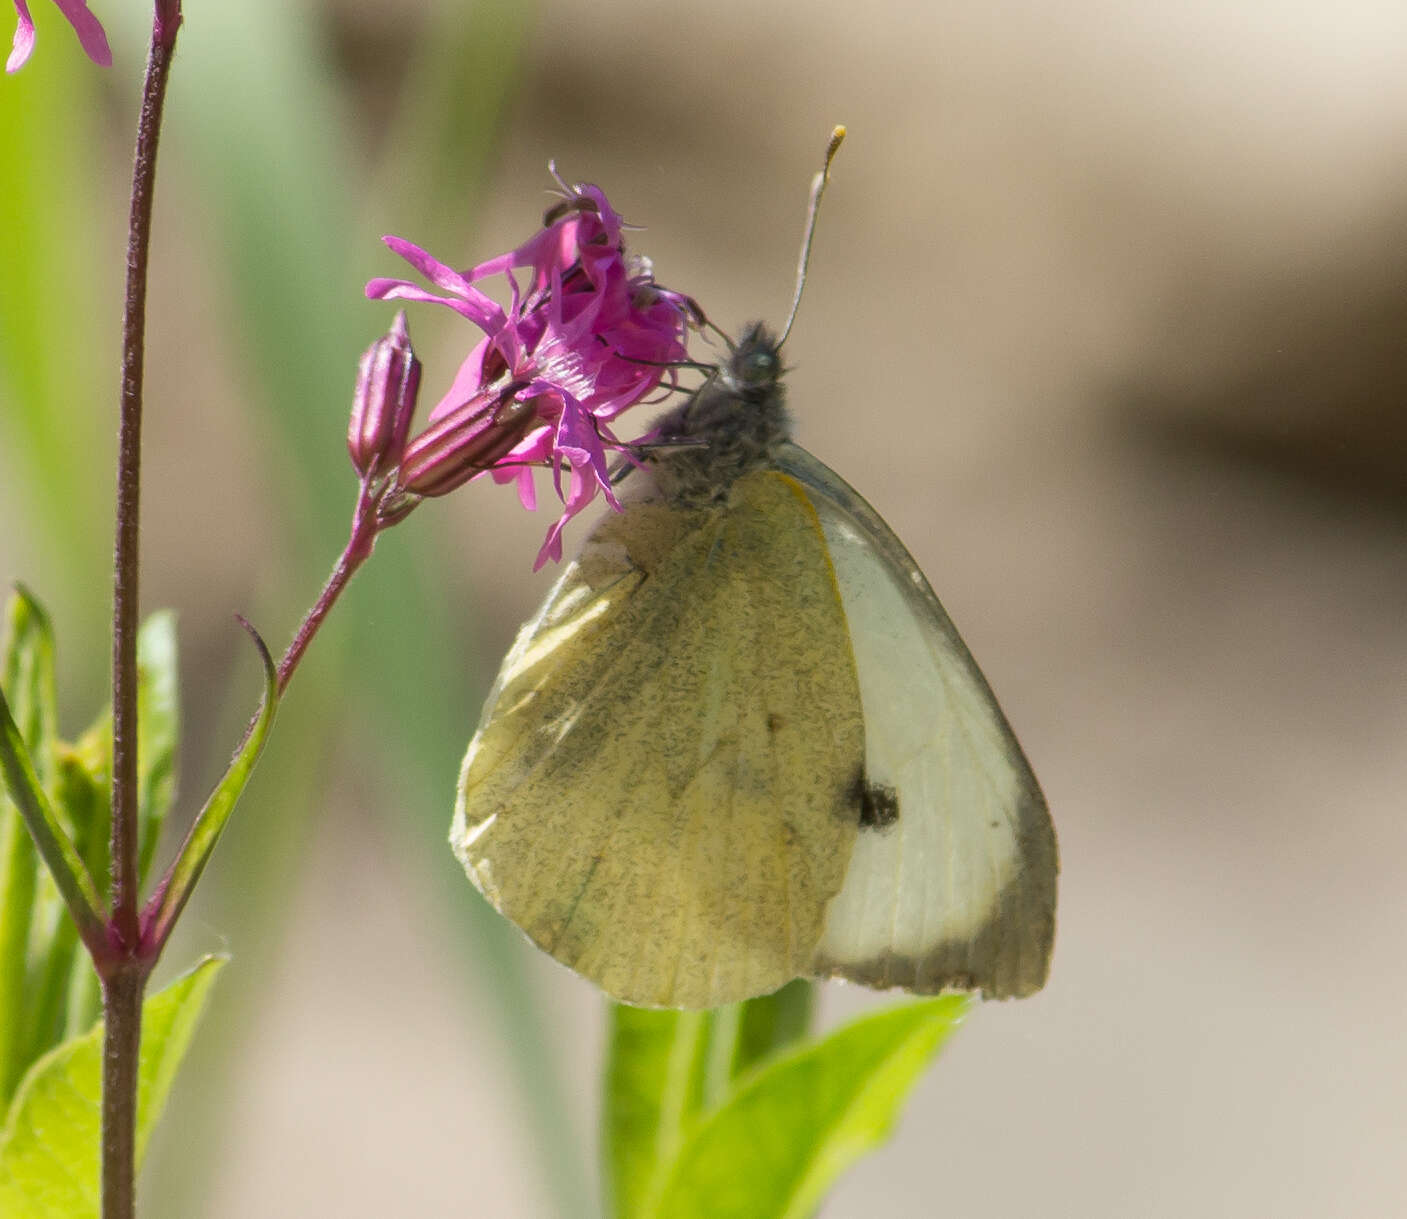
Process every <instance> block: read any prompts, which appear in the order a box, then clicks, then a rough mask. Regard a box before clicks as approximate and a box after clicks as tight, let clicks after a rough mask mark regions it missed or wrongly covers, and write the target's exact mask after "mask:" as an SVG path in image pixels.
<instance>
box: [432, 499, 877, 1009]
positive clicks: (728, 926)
mask: <svg viewBox="0 0 1407 1219" xmlns="http://www.w3.org/2000/svg"><path fill="white" fill-rule="evenodd" d="M864 753H865V746H864V723H863V718H862V713H861V703H860V694H859V687H858V679H857V676H856V672H855V664H854V659H853V657H852V653H851V649H850V642H849V635H848V633H847V629H846V623H845V617H844V613H843V610H842V607H841V601H840V594H839V590H838V587H837V584H836V580H835V575H834V572H833V570H832V567H831V564H830V561H829V559H828V557H827V553H826V544H825V540H824V537H823V535H822V532H821V528H820V525H819V522H818V519H817V517H816V514H815V512H814V510H813V509H812V507H811V505H810V501H809V500H808V499H807V498H806V496H805V495H804V494H803V493H802V491H801V489H800V488H799V487H798V486H797V484H796V483H795V482H794V481H793V480H792V479H790V478H788V477H785V476H783V475H781V474H778V473H775V472H771V471H763V472H759V473H754V474H750V475H747V476H745V477H743V478H741V479H739V480H738V481H737V483H736V484H735V485H734V487H733V491H732V496H731V499H730V501H729V503H728V504H727V506H725V507H721V508H707V509H681V508H678V507H673V506H670V505H668V504H665V503H662V502H658V501H653V500H646V501H643V502H636V503H632V504H629V505H627V507H626V510H625V512H624V513H621V514H612V515H610V516H607V517H606V518H605V519H604V520H603V521H602V522H601V524H600V525H599V526H598V527H597V528H596V530H595V531H594V532H593V534H592V535H591V537H590V538H589V539H588V540H587V542H586V544H585V546H584V548H583V551H582V554H581V556H580V557H579V558H578V559H577V560H576V561H575V562H574V563H572V564H571V565H570V566H569V567H568V568H567V570H566V571H565V572H564V573H563V576H562V578H561V580H560V581H559V582H558V584H557V586H556V587H555V588H554V589H553V591H552V593H551V594H550V595H549V597H548V599H547V602H546V603H545V604H544V606H543V608H542V610H541V611H540V612H539V614H538V616H537V617H536V618H535V619H534V620H533V621H531V622H529V623H528V624H527V625H526V626H525V627H524V628H523V630H522V632H521V633H520V635H519V637H518V640H517V642H516V643H515V644H514V646H513V649H512V651H511V652H510V653H509V655H508V657H507V659H506V660H505V661H504V665H503V669H502V671H501V672H500V674H499V678H498V682H497V684H496V686H495V688H494V690H493V691H492V693H491V694H490V695H489V699H488V703H487V705H486V706H485V709H484V715H483V719H482V721H481V725H480V728H479V731H478V733H477V734H476V735H475V737H474V739H473V741H472V742H471V743H470V746H469V751H468V754H467V755H466V757H465V760H464V768H463V771H462V774H461V777H460V788H459V801H458V806H457V809H456V814H455V821H454V826H453V829H452V831H451V841H452V843H453V846H454V849H455V852H456V854H457V855H458V856H459V858H460V860H461V861H462V862H463V863H464V866H465V868H466V869H467V870H468V872H469V875H470V877H471V878H472V879H473V881H474V883H475V884H476V885H477V886H478V887H479V889H480V890H481V891H482V892H483V893H484V895H485V896H486V897H487V898H488V899H489V901H491V902H492V903H493V904H494V905H495V906H496V907H497V908H498V909H499V910H500V911H501V912H502V913H503V914H505V915H506V916H507V917H508V918H510V919H511V920H512V921H513V922H515V923H516V924H517V925H518V926H519V927H521V928H522V929H523V930H524V931H525V932H526V933H527V934H528V935H529V936H530V937H531V938H532V939H533V940H534V941H535V942H536V943H537V944H538V945H539V946H541V947H542V948H544V949H546V950H547V951H548V952H550V953H551V954H552V955H553V956H555V957H556V958H557V959H558V960H559V961H561V962H563V963H564V964H566V965H569V966H571V967H572V968H573V969H575V970H577V971H578V972H579V973H581V974H584V975H585V976H586V977H588V978H590V979H592V980H593V981H594V982H596V983H597V984H598V985H599V986H601V988H602V989H603V990H605V991H606V992H607V993H609V994H611V995H613V996H615V997H616V998H618V999H621V1000H624V1001H625V1002H628V1003H635V1004H642V1005H657V1006H670V1007H711V1006H715V1005H717V1004H721V1003H727V1002H731V1001H734V1000H737V999H742V998H746V997H749V996H752V995H757V994H764V993H766V992H768V991H771V990H774V989H776V988H777V987H779V986H781V985H783V984H784V983H785V982H787V981H789V980H790V979H792V978H794V977H796V976H798V975H799V974H804V973H807V972H809V970H810V968H811V964H812V962H813V960H814V958H815V954H816V946H817V944H818V942H819V940H820V938H821V935H822V932H823V930H824V926H825V918H826V909H827V906H828V904H829V903H830V901H831V899H832V897H834V896H835V894H836V893H837V892H838V891H839V890H840V888H841V885H842V883H843V881H844V879H845V875H846V871H847V868H848V865H849V860H850V855H851V850H852V846H853V844H854V840H855V836H856V823H857V809H856V799H857V783H858V782H859V781H860V780H861V778H862V774H863V762H864Z"/></svg>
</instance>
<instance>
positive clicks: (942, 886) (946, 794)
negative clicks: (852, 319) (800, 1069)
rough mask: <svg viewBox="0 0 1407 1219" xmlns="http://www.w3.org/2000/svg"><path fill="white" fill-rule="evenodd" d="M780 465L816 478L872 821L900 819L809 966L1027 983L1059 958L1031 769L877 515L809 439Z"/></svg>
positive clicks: (939, 982) (937, 986)
mask: <svg viewBox="0 0 1407 1219" xmlns="http://www.w3.org/2000/svg"><path fill="white" fill-rule="evenodd" d="M778 465H779V467H780V468H781V469H782V470H783V471H784V472H786V473H787V474H790V475H791V476H792V477H794V478H795V479H797V481H798V482H800V483H801V484H802V485H803V486H804V487H805V489H806V491H807V492H808V494H809V496H810V499H811V502H812V504H813V505H814V507H815V509H816V512H817V513H818V515H819V517H820V521H821V527H822V529H823V531H824V533H825V538H826V543H827V546H828V548H829V553H830V558H831V562H832V563H833V565H834V569H835V574H836V579H837V581H838V583H839V586H840V590H841V599H842V602H843V604H844V607H845V613H846V617H847V619H848V621H849V624H850V635H851V644H852V646H853V649H854V656H855V661H856V666H857V669H858V673H859V679H860V695H861V700H862V703H863V706H864V717H865V734H866V757H865V768H866V774H867V778H868V781H869V782H870V784H871V785H872V786H873V790H874V791H875V792H876V799H877V800H878V802H879V804H880V806H881V807H882V808H883V812H884V815H883V816H880V817H877V818H876V819H875V820H876V822H885V821H888V822H889V824H875V825H873V826H872V827H869V828H863V829H862V830H861V831H860V834H859V838H858V840H857V842H856V844H855V848H854V850H853V851H852V853H851V857H850V867H849V871H848V872H847V874H846V878H845V883H844V885H843V886H842V888H841V891H840V893H839V894H838V895H837V896H836V897H835V899H834V900H833V901H832V902H831V906H830V912H829V919H828V922H827V925H826V932H825V935H824V937H823V939H822V941H821V943H820V946H819V948H818V950H817V953H816V957H815V960H814V961H813V963H812V970H811V972H814V973H816V974H818V975H821V976H831V975H833V976H838V977H843V978H849V979H851V980H852V981H856V982H863V983H865V984H866V985H869V986H879V987H889V986H899V987H904V988H905V989H907V990H912V991H917V992H919V993H922V994H931V993H936V992H938V991H942V990H947V989H956V990H980V991H982V992H983V993H984V994H985V995H987V996H988V997H992V998H998V997H1001V998H1005V997H1009V996H1020V995H1028V994H1031V993H1033V992H1034V991H1037V990H1039V989H1040V988H1041V986H1042V985H1043V984H1044V983H1045V979H1046V974H1047V971H1048V968H1049V962H1050V952H1051V943H1052V940H1053V938H1054V932H1055V882H1056V872H1057V860H1056V846H1055V831H1054V827H1053V826H1052V824H1051V820H1050V814H1049V812H1048V811H1047V809H1046V804H1045V799H1044V797H1043V796H1042V795H1041V791H1040V788H1039V787H1038V786H1037V784H1036V779H1035V776H1034V775H1033V774H1032V773H1031V768H1030V765H1029V764H1028V763H1027V761H1026V758H1025V756H1024V755H1023V754H1022V752H1021V747H1020V746H1019V745H1018V744H1017V742H1016V738H1015V736H1013V734H1012V731H1011V729H1010V727H1009V726H1008V724H1007V722H1006V719H1005V717H1004V716H1003V715H1002V712H1001V709H1000V708H999V707H998V706H997V702H996V699H995V698H994V697H993V695H992V692H991V689H990V688H989V687H988V685H987V682H986V680H985V678H984V677H983V676H982V673H981V671H980V670H979V669H978V668H977V665H976V663H975V662H974V661H973V659H972V657H971V655H970V654H969V653H968V650H967V648H966V646H965V645H964V644H963V642H962V639H961V638H960V637H959V636H958V633H957V630H956V629H955V628H954V626H953V624H952V621H951V620H950V619H949V618H948V615H947V614H946V613H945V612H944V610H943V607H942V605H941V604H939V601H938V598H937V597H936V596H935V595H934V593H933V590H932V588H930V587H929V584H928V581H927V580H926V579H924V577H923V574H922V572H920V571H919V568H918V565H917V564H916V563H915V562H914V560H913V558H912V556H911V555H910V554H909V552H908V551H907V550H906V549H905V548H904V546H903V544H902V543H901V542H900V541H899V539H898V538H897V537H895V536H894V533H893V532H892V531H891V530H890V529H889V527H888V526H887V525H886V524H885V523H884V521H883V520H882V519H881V518H880V516H879V515H878V514H877V513H876V512H875V511H874V509H872V508H871V507H870V506H869V505H868V504H867V503H865V501H864V500H863V499H862V498H861V497H860V496H859V495H858V494H857V493H856V492H855V491H854V490H853V489H851V488H850V487H849V486H848V485H847V484H846V483H845V482H844V481H843V480H842V479H841V478H840V477H839V476H838V475H837V474H835V473H834V472H833V471H832V470H830V469H828V468H827V467H826V466H825V465H823V464H822V463H821V462H819V461H817V460H816V459H815V458H814V457H812V456H811V455H810V454H809V453H807V452H805V451H804V450H803V449H800V448H798V447H797V446H795V445H791V444H788V445H786V446H784V448H783V450H782V452H781V455H780V457H779V460H778ZM886 789H892V793H887V792H886ZM890 794H892V797H894V798H896V799H897V809H894V808H891V807H889V804H888V800H889V798H890ZM895 812H897V816H891V814H893V813H895Z"/></svg>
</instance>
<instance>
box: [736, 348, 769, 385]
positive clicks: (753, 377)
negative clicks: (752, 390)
mask: <svg viewBox="0 0 1407 1219" xmlns="http://www.w3.org/2000/svg"><path fill="white" fill-rule="evenodd" d="M776 376H777V356H776V353H775V352H771V351H754V352H751V353H750V354H749V355H748V356H747V358H746V359H745V360H744V361H743V380H744V382H746V383H747V384H748V385H761V384H762V383H763V382H766V381H771V380H774V379H775V378H776Z"/></svg>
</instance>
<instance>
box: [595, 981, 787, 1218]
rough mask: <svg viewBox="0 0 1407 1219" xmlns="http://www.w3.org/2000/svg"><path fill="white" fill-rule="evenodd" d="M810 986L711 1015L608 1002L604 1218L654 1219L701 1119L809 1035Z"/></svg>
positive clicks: (767, 996)
mask: <svg viewBox="0 0 1407 1219" xmlns="http://www.w3.org/2000/svg"><path fill="white" fill-rule="evenodd" d="M812 989H813V988H812V986H811V984H810V983H809V982H807V981H805V980H804V979H798V980H797V981H795V982H791V983H788V984H787V985H786V986H784V987H782V989H781V990H779V991H777V992H776V993H775V994H771V995H764V996H762V997H761V998H758V999H749V1000H748V1001H747V1002H746V1003H733V1004H730V1005H728V1006H726V1007H720V1008H715V1009H714V1010H712V1011H707V1012H677V1011H652V1010H649V1009H645V1008H638V1007H627V1006H625V1005H623V1004H612V1005H611V1025H610V1044H609V1046H608V1049H607V1058H606V1072H605V1095H604V1100H603V1106H602V1124H601V1126H602V1128H601V1137H602V1158H603V1161H604V1165H605V1172H604V1179H603V1184H604V1186H605V1189H606V1194H607V1197H606V1203H605V1212H606V1214H608V1215H613V1216H616V1219H634V1217H635V1216H644V1215H651V1214H653V1213H654V1205H655V1200H656V1198H657V1197H658V1194H659V1191H660V1189H661V1188H662V1187H663V1185H664V1181H665V1178H666V1175H667V1174H668V1172H669V1170H670V1168H671V1166H672V1164H673V1162H674V1159H675V1157H676V1156H677V1154H678V1153H679V1150H680V1148H681V1147H682V1146H683V1143H684V1139H685V1136H686V1134H687V1132H688V1130H689V1129H690V1128H691V1127H692V1126H693V1125H694V1124H695V1122H696V1121H697V1119H698V1117H699V1116H700V1115H701V1114H703V1113H705V1112H707V1111H708V1110H710V1109H712V1108H714V1107H715V1106H717V1105H718V1104H720V1103H722V1102H723V1101H724V1100H725V1099H726V1098H727V1097H728V1095H729V1094H730V1092H731V1090H732V1084H733V1080H734V1079H736V1078H737V1077H738V1076H739V1075H741V1074H742V1073H743V1072H744V1071H746V1070H748V1069H749V1068H750V1067H751V1066H753V1065H754V1064H755V1063H756V1062H758V1061H759V1060H761V1059H763V1058H766V1057H768V1056H769V1055H771V1054H774V1053H775V1052H776V1051H777V1050H778V1049H780V1048H781V1047H782V1046H784V1045H787V1044H789V1043H790V1042H792V1041H795V1040H796V1039H797V1038H799V1037H802V1036H804V1035H805V1033H806V1028H807V1025H808V1024H809V1022H810V1019H811V1006H812V1003H811V1000H812Z"/></svg>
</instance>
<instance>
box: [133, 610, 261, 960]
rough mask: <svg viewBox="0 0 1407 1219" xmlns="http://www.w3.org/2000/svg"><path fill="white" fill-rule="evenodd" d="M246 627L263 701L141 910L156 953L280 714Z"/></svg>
mask: <svg viewBox="0 0 1407 1219" xmlns="http://www.w3.org/2000/svg"><path fill="white" fill-rule="evenodd" d="M241 621H243V620H242V619H241ZM244 626H245V629H246V630H248V631H249V637H250V638H251V639H253V641H254V646H255V647H256V648H257V649H258V650H259V659H260V660H261V661H262V662H263V664H264V701H263V703H262V704H260V707H259V711H258V714H257V715H256V717H255V719H254V722H253V723H252V724H250V726H249V732H248V734H247V735H246V736H245V738H244V741H243V743H242V744H241V745H240V747H239V751H238V752H237V753H236V754H235V756H234V757H233V758H232V759H231V760H230V765H229V769H228V770H226V771H225V773H224V775H223V777H222V778H221V779H220V781H219V783H217V784H216V785H215V790H214V791H212V792H211V793H210V798H209V799H208V800H206V802H205V807H204V808H202V809H201V810H200V812H199V813H198V814H197V815H196V819H195V821H194V822H193V823H192V824H191V828H190V831H189V832H188V833H187V834H186V839H185V841H184V842H183V843H181V849H180V851H179V852H178V853H177V855H176V858H175V859H174V860H173V861H172V863H171V866H170V867H169V868H168V869H167V870H166V875H165V876H163V877H162V879H161V883H160V885H158V886H157V889H156V892H155V893H153V894H152V896H151V899H150V901H148V903H147V905H146V908H145V909H144V910H143V912H142V934H143V936H145V937H147V938H148V939H149V940H150V941H151V942H152V943H153V944H154V945H155V946H156V949H157V951H158V952H159V951H160V950H161V946H162V945H163V944H165V943H166V938H167V937H168V936H169V935H170V934H171V930H172V928H173V927H175V925H176V920H177V919H178V918H180V917H181V911H182V910H183V909H184V908H185V905H186V902H188V901H189V900H190V897H191V893H192V892H193V891H194V889H195V885H196V882H197V881H198V880H200V874H201V873H202V872H204V871H205V865H206V864H207V863H209V862H210V856H211V855H212V854H213V853H214V851H215V844H216V843H218V842H219V841H220V835H221V834H223V833H224V832H225V826H226V825H227V824H228V823H229V819H230V814H231V813H233V812H234V808H235V805H236V804H237V803H238V802H239V798H240V796H241V795H242V794H243V793H244V789H245V786H246V785H247V784H248V783H249V776H250V775H251V774H253V773H254V763H256V762H257V761H258V760H259V755H260V754H261V753H262V752H263V751H264V742H265V741H267V740H268V739H269V729H270V728H272V727H273V724H274V713H275V712H276V711H277V710H278V674H277V672H276V671H275V669H274V661H273V657H271V656H270V655H269V649H268V648H266V647H265V646H264V641H263V640H262V639H260V638H259V636H258V634H257V633H256V632H255V630H254V628H253V627H251V626H250V625H249V624H248V623H247V622H246V623H244Z"/></svg>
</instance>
